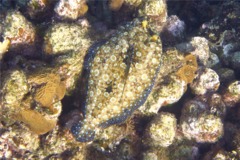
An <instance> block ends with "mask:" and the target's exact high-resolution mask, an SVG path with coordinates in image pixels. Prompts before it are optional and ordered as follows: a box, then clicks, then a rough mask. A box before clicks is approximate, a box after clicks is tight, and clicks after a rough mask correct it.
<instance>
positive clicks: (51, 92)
mask: <svg viewBox="0 0 240 160" xmlns="http://www.w3.org/2000/svg"><path fill="white" fill-rule="evenodd" d="M28 82H29V83H33V84H36V87H35V91H34V96H33V97H34V100H35V101H36V102H38V103H40V104H41V105H42V106H44V107H50V106H51V105H52V104H53V103H55V102H57V101H59V100H61V99H62V98H63V97H64V95H65V91H66V86H65V82H63V81H61V79H60V76H59V75H58V74H54V73H51V72H50V73H37V74H33V75H31V76H29V78H28Z"/></svg>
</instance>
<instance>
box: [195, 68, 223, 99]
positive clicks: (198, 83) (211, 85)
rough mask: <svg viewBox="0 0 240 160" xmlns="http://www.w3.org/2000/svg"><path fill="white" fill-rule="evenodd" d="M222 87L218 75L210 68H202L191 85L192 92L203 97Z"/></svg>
mask: <svg viewBox="0 0 240 160" xmlns="http://www.w3.org/2000/svg"><path fill="white" fill-rule="evenodd" d="M219 85H220V81H219V76H218V74H217V73H216V72H215V71H214V70H212V69H210V68H200V69H199V70H198V71H197V77H196V78H195V80H194V81H193V82H192V83H191V84H190V88H191V90H192V92H193V93H194V94H196V95H203V94H205V93H207V92H209V91H216V90H218V87H219Z"/></svg>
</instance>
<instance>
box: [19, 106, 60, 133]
mask: <svg viewBox="0 0 240 160" xmlns="http://www.w3.org/2000/svg"><path fill="white" fill-rule="evenodd" d="M17 119H18V120H20V121H22V122H24V123H25V124H26V125H27V126H28V127H29V128H30V129H31V130H32V131H33V132H35V133H37V134H44V133H47V132H48V131H50V130H52V129H53V128H54V127H55V126H56V123H57V121H56V120H55V119H50V118H49V119H48V118H46V117H44V116H43V115H42V114H40V113H39V112H36V111H33V110H27V109H26V110H21V111H20V112H19V114H18V116H17Z"/></svg>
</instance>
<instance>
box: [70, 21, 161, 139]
mask: <svg viewBox="0 0 240 160" xmlns="http://www.w3.org/2000/svg"><path fill="white" fill-rule="evenodd" d="M161 54H162V46H161V41H160V39H159V38H158V39H156V38H154V39H153V38H152V35H151V34H150V33H149V31H148V30H147V29H146V28H145V27H144V26H143V25H142V22H141V21H139V20H134V21H133V22H131V23H129V24H126V25H125V26H124V27H120V29H119V30H118V31H117V33H116V34H115V36H113V37H112V38H110V40H108V41H106V42H105V43H104V44H103V45H101V46H98V47H96V48H95V49H94V50H90V53H89V55H88V58H89V59H88V61H87V64H86V65H85V67H86V68H87V69H89V77H88V86H87V98H86V104H85V112H84V120H83V121H81V122H79V123H78V124H76V125H74V126H73V127H72V133H73V135H74V136H75V138H76V139H77V140H78V141H80V142H88V141H92V140H94V137H95V134H96V133H99V131H101V129H103V128H106V127H108V126H110V125H113V124H119V123H122V122H124V121H125V120H126V119H127V118H128V117H129V116H130V115H131V114H132V113H133V111H134V110H136V109H137V108H138V107H140V106H141V105H142V104H143V103H144V102H145V101H146V99H147V97H148V95H149V93H150V92H151V90H152V87H153V84H154V81H155V78H156V75H157V73H158V71H159V68H160V58H161Z"/></svg>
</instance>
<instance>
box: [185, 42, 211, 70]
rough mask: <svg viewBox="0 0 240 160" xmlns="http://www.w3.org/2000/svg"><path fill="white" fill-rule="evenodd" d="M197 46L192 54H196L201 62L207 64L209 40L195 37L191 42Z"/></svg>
mask: <svg viewBox="0 0 240 160" xmlns="http://www.w3.org/2000/svg"><path fill="white" fill-rule="evenodd" d="M190 43H191V44H192V45H193V47H194V48H195V50H194V51H192V52H191V54H193V55H195V56H196V57H197V58H198V61H199V64H200V65H203V66H206V65H207V62H208V58H209V56H210V55H209V54H210V53H209V46H208V40H207V39H206V38H203V37H193V38H192V40H191V42H190Z"/></svg>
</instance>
